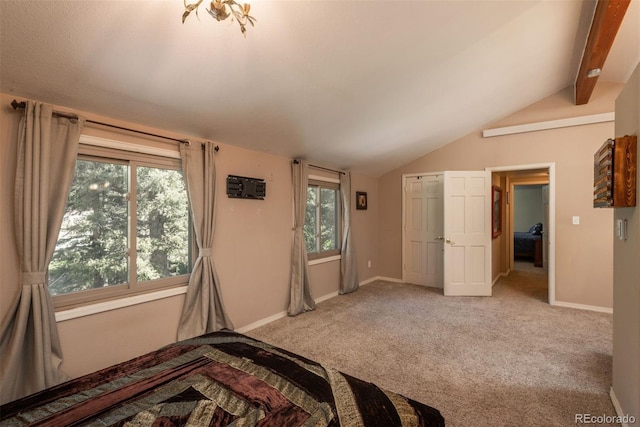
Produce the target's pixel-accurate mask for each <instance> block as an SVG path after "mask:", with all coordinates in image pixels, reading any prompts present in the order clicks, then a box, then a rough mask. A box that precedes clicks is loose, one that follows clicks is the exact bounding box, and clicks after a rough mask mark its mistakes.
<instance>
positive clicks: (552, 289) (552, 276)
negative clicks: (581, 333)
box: [485, 162, 556, 305]
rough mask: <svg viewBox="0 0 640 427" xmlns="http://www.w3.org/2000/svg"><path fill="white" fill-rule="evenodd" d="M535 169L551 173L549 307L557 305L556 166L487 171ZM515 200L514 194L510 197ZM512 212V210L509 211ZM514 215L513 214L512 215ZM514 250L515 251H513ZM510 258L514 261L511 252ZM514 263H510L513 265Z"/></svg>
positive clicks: (515, 166)
mask: <svg viewBox="0 0 640 427" xmlns="http://www.w3.org/2000/svg"><path fill="white" fill-rule="evenodd" d="M535 169H547V170H548V171H549V227H548V231H547V232H548V233H549V237H548V239H549V269H548V283H549V298H548V299H549V305H555V303H556V164H555V162H550V163H534V164H525V165H513V166H493V167H488V168H485V170H488V171H491V173H492V174H493V173H494V172H516V171H528V170H535ZM509 197H510V198H513V193H512V194H511V195H510V196H509ZM509 210H510V211H512V209H509ZM510 215H513V212H511V213H510ZM509 222H510V226H509V232H510V233H511V232H512V230H511V225H512V224H513V222H512V221H511V220H510V221H509ZM510 247H511V248H512V244H511V245H510V244H507V248H510ZM511 250H513V249H511ZM509 257H510V259H511V260H513V256H512V254H511V252H509ZM512 262H513V261H510V262H509V265H510V266H511V265H512Z"/></svg>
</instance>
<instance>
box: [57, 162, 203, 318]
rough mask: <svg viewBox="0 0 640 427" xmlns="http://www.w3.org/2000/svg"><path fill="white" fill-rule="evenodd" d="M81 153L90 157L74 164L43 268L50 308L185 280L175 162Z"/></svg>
mask: <svg viewBox="0 0 640 427" xmlns="http://www.w3.org/2000/svg"><path fill="white" fill-rule="evenodd" d="M96 151H97V152H99V153H100V154H101V155H99V156H97V155H95V152H96ZM83 152H90V153H93V154H91V155H87V154H81V155H79V156H78V160H77V161H76V169H75V175H74V178H73V182H72V185H71V191H70V194H69V200H68V202H67V206H66V210H65V215H64V219H63V222H62V228H61V231H60V234H59V237H58V242H57V245H56V249H55V252H54V254H53V258H52V261H51V263H50V265H49V289H50V291H51V293H52V295H54V301H55V303H56V306H65V305H71V304H77V303H83V302H91V301H95V300H99V299H103V298H110V297H117V296H122V295H129V294H134V293H139V292H143V291H146V290H153V289H158V288H162V287H167V286H174V285H178V284H186V283H187V282H188V274H189V272H190V270H191V264H192V258H191V251H192V249H191V248H192V245H191V233H190V221H189V206H188V201H187V193H186V190H185V186H184V181H183V178H182V173H181V172H180V170H179V161H178V160H176V159H167V158H162V157H154V156H147V155H141V154H135V155H134V154H133V153H127V152H121V151H115V150H104V149H102V150H96V149H84V150H83Z"/></svg>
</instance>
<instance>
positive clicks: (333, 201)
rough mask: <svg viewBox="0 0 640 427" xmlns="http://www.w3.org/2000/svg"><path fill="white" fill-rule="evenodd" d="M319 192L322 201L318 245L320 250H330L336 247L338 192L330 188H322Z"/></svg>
mask: <svg viewBox="0 0 640 427" xmlns="http://www.w3.org/2000/svg"><path fill="white" fill-rule="evenodd" d="M320 192H321V193H320V200H321V203H322V205H321V208H320V212H321V223H320V239H321V243H320V245H321V250H322V251H330V250H332V249H337V248H338V227H337V224H338V221H337V219H338V217H337V216H336V213H337V209H336V207H337V194H338V192H337V191H336V190H334V189H330V188H322V189H321V190H320Z"/></svg>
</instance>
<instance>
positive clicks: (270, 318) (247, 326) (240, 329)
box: [235, 311, 287, 334]
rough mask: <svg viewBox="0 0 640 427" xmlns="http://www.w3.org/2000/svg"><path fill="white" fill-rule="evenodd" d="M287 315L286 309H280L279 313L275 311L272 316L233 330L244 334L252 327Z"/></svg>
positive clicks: (257, 326)
mask: <svg viewBox="0 0 640 427" xmlns="http://www.w3.org/2000/svg"><path fill="white" fill-rule="evenodd" d="M285 317H287V312H286V311H281V312H280V313H276V314H274V315H272V316H269V317H265V318H264V319H260V320H258V321H256V322H253V323H249V324H248V325H246V326H243V327H242V328H238V329H236V330H235V331H236V332H238V333H241V334H245V333H247V332H249V331H251V330H253V329H256V328H259V327H260V326H264V325H267V324H269V323H271V322H275V321H276V320H279V319H282V318H285Z"/></svg>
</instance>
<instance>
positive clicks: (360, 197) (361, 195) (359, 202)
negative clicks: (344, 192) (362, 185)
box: [356, 191, 367, 211]
mask: <svg viewBox="0 0 640 427" xmlns="http://www.w3.org/2000/svg"><path fill="white" fill-rule="evenodd" d="M356 209H358V210H364V211H366V210H367V193H366V192H365V191H356Z"/></svg>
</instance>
